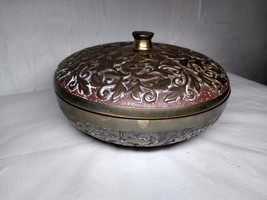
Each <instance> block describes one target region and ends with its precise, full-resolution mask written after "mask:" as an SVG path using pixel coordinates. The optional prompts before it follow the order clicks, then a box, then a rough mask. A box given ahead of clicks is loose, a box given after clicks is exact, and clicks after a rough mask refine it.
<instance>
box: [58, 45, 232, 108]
mask: <svg viewBox="0 0 267 200" xmlns="http://www.w3.org/2000/svg"><path fill="white" fill-rule="evenodd" d="M55 79H56V82H57V83H58V84H59V85H60V87H61V88H64V90H65V91H66V92H68V93H71V94H73V95H76V96H79V97H81V98H83V99H87V100H91V101H96V102H100V101H101V102H104V103H105V102H109V103H110V102H111V103H115V104H116V102H117V104H118V105H124V104H127V102H128V103H129V101H130V104H134V105H136V104H138V103H140V105H141V104H142V105H146V104H149V103H155V102H160V103H159V104H173V103H177V102H178V103H179V102H189V103H192V102H193V100H195V102H196V103H199V102H204V101H206V99H213V98H216V97H217V96H219V95H221V94H222V93H223V92H225V91H226V90H227V88H228V87H229V80H228V77H227V75H226V73H225V72H224V70H223V69H222V68H221V67H220V66H219V65H218V64H217V63H216V62H214V61H213V60H211V59H209V58H208V57H206V56H204V55H202V54H199V53H197V52H194V51H191V50H189V49H185V48H181V47H177V46H172V45H167V44H160V43H155V44H154V50H153V51H150V52H135V51H133V50H132V48H131V43H128V42H120V43H111V44H106V45H99V46H95V47H91V48H87V49H84V50H82V51H79V52H77V53H75V54H73V55H71V56H69V57H68V58H66V59H65V60H64V61H63V62H62V63H60V65H59V67H58V69H57V71H56V73H55Z"/></svg>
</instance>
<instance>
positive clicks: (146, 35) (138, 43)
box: [133, 31, 154, 51]
mask: <svg viewBox="0 0 267 200" xmlns="http://www.w3.org/2000/svg"><path fill="white" fill-rule="evenodd" d="M153 35H154V33H152V32H148V31H134V32H133V37H134V42H133V49H134V50H136V51H148V50H151V49H152V42H151V39H152V37H153Z"/></svg>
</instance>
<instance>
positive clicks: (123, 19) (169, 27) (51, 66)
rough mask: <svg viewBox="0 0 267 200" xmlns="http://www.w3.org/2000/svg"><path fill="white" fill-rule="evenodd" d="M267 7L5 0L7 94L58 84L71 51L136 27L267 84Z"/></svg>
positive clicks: (253, 0)
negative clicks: (58, 75)
mask: <svg viewBox="0 0 267 200" xmlns="http://www.w3.org/2000/svg"><path fill="white" fill-rule="evenodd" d="M266 8H267V1H266V0H242V1H240V0H228V1H221V0H190V1H188V0H168V1H162V0H145V1H141V0H135V1H132V0H98V1H95V0H85V1H76V0H45V1H41V0H39V1H38V0H23V1H22V0H12V1H10V0H1V1H0V19H1V20H0V96H2V95H7V94H14V93H21V92H28V91H35V90H42V89H51V88H52V77H53V73H54V71H55V69H56V67H57V65H58V64H59V62H61V61H62V60H63V59H64V58H65V57H67V56H69V55H70V54H72V53H74V52H75V51H78V50H81V49H83V48H85V47H89V46H92V45H96V44H102V43H107V42H114V41H125V40H127V41H128V40H132V36H131V33H132V31H135V30H148V31H153V32H154V33H155V36H154V38H153V41H156V42H163V43H169V44H175V45H178V46H184V47H188V48H190V49H193V50H196V51H199V52H201V53H203V54H206V55H207V56H209V57H211V58H212V59H214V60H215V61H217V62H218V63H220V64H221V65H222V66H223V67H224V68H225V69H226V70H228V71H231V72H234V73H237V74H240V75H242V76H245V77H248V78H250V79H254V80H257V81H260V82H264V83H266V84H267V77H266V76H267V67H266V65H267V56H266V55H267V48H266V46H267V37H266V35H267V20H266V18H267V11H266Z"/></svg>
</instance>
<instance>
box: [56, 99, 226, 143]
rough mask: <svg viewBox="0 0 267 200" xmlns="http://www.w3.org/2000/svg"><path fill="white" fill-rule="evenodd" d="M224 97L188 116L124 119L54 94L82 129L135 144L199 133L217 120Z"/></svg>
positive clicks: (176, 139) (170, 140) (171, 140)
mask: <svg viewBox="0 0 267 200" xmlns="http://www.w3.org/2000/svg"><path fill="white" fill-rule="evenodd" d="M228 96H229V94H228ZM228 96H227V98H228ZM227 98H225V100H224V101H223V102H221V104H219V105H218V106H217V107H215V108H213V109H211V110H207V111H205V112H202V113H198V114H195V115H191V116H185V117H178V118H170V119H127V118H120V117H113V116H107V115H102V114H97V113H93V112H89V111H86V110H84V109H81V108H78V107H76V106H73V105H72V104H70V103H68V102H66V101H64V100H63V99H62V98H60V97H59V96H57V100H58V104H59V106H60V108H61V110H62V112H63V113H64V114H65V115H66V116H67V118H68V119H69V121H70V122H71V123H72V124H73V125H74V126H75V127H76V128H78V129H79V130H81V131H82V132H84V133H86V134H88V135H90V136H92V137H94V138H96V139H99V140H102V141H104V142H108V143H113V144H118V145H123V146H134V147H156V146H165V145H170V144H174V143H177V142H182V141H185V140H188V139H190V138H192V137H193V136H196V135H198V134H199V133H202V132H203V131H205V130H206V129H207V128H208V127H209V126H211V125H213V124H214V123H215V122H216V121H217V120H218V118H219V117H220V115H221V114H222V112H223V111H224V108H225V106H226V103H227Z"/></svg>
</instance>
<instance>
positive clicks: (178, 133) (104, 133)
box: [68, 115, 216, 147]
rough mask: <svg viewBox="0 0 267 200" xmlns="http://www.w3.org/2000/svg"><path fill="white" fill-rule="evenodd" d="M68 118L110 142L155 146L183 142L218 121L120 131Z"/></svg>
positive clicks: (71, 117)
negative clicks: (160, 130) (155, 130)
mask: <svg viewBox="0 0 267 200" xmlns="http://www.w3.org/2000/svg"><path fill="white" fill-rule="evenodd" d="M68 119H69V120H70V122H71V123H72V124H73V125H74V126H75V127H77V128H78V129H79V130H81V131H82V132H84V133H86V134H88V135H90V136H92V137H94V138H97V139H99V140H102V141H105V142H109V143H114V144H119V145H123V146H135V147H155V146H164V145H171V144H175V143H177V142H183V141H185V140H189V139H191V138H192V137H194V136H196V135H198V134H200V133H202V132H203V131H205V130H206V129H207V128H208V127H209V126H211V125H212V124H213V123H214V122H215V121H216V119H214V120H212V121H208V122H206V124H204V125H200V126H196V127H191V128H184V129H179V130H171V131H165V132H150V133H143V132H134V131H118V130H113V129H109V128H105V127H100V126H97V125H95V124H91V123H89V122H83V121H81V120H79V119H77V118H76V117H73V116H70V115H68Z"/></svg>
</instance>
